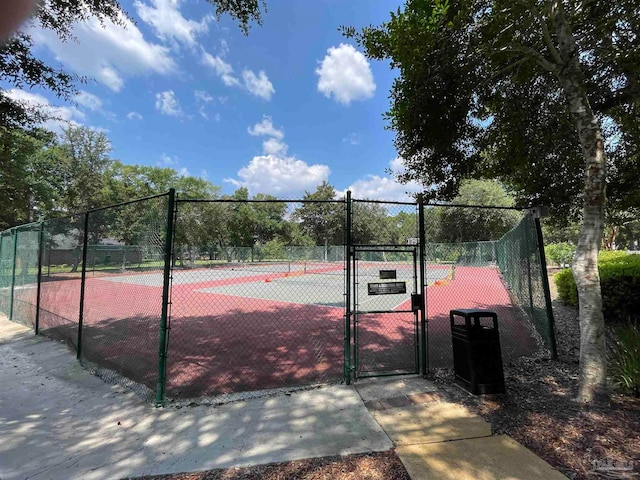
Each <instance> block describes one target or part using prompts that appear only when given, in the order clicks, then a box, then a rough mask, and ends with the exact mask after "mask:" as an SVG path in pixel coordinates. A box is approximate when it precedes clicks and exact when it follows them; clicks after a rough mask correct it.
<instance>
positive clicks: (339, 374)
mask: <svg viewBox="0 0 640 480" xmlns="http://www.w3.org/2000/svg"><path fill="white" fill-rule="evenodd" d="M170 197H171V195H168V196H167V195H163V196H159V197H153V198H150V199H143V200H139V201H133V202H129V203H126V204H122V205H117V206H113V207H107V208H105V209H98V210H96V211H92V212H88V213H86V214H81V215H77V216H70V217H64V218H61V219H55V220H51V221H47V222H44V223H43V224H33V225H31V224H30V225H27V226H24V227H20V228H18V229H16V230H12V231H11V232H8V233H7V232H5V233H4V234H3V237H2V242H1V244H0V250H1V252H0V257H1V258H2V264H1V268H0V270H1V275H0V279H1V281H2V283H1V284H0V309H2V310H3V311H5V312H7V314H8V316H9V317H12V319H13V320H14V321H19V322H21V323H25V324H27V325H32V326H34V327H35V328H36V331H37V333H40V334H43V335H46V336H49V337H51V338H54V339H56V340H59V341H63V342H65V343H66V344H67V345H69V347H70V348H72V349H74V350H76V352H77V354H78V358H80V359H82V360H85V361H89V362H90V363H89V365H90V367H91V368H95V369H96V371H97V372H98V374H99V375H101V376H102V377H103V378H105V379H106V380H108V381H114V382H124V383H126V384H129V385H130V386H131V387H132V388H134V389H136V390H138V391H140V392H142V393H143V394H144V395H145V396H147V397H148V398H153V397H155V399H156V402H158V403H162V402H163V401H164V399H165V398H193V397H199V396H203V395H214V396H217V395H230V394H231V395H240V396H242V395H244V394H245V393H246V392H253V391H256V390H269V389H278V388H282V387H287V388H289V387H300V386H303V387H304V386H309V385H314V384H323V383H331V382H344V381H350V380H357V379H358V378H360V377H364V376H370V375H381V374H400V373H410V372H417V371H421V372H424V371H425V369H426V368H434V367H447V368H450V367H451V365H452V359H451V338H450V336H451V334H450V327H449V318H448V313H449V311H450V310H451V309H461V308H479V309H487V310H492V311H495V312H496V313H497V314H498V318H499V324H500V338H501V344H502V352H503V359H504V360H505V362H508V361H510V360H511V359H514V358H517V357H519V356H522V355H528V354H530V353H532V352H534V351H535V350H537V348H538V346H539V341H540V335H542V336H543V340H545V341H548V340H549V338H550V337H546V338H545V335H546V334H547V333H548V332H550V330H549V321H548V317H547V316H546V314H545V303H544V302H545V300H544V297H543V296H541V295H540V293H539V292H541V291H542V288H541V281H542V275H541V273H540V272H541V267H540V261H539V257H537V255H538V253H537V250H536V249H535V248H534V247H535V245H536V244H535V240H532V235H535V230H533V229H532V227H531V225H533V223H532V220H531V217H530V216H525V217H524V218H523V219H522V221H521V222H520V224H519V225H518V226H517V227H515V228H514V229H512V230H511V231H509V232H508V233H507V234H505V235H504V236H503V238H501V239H500V240H498V241H485V242H468V243H455V244H453V243H429V242H428V241H426V239H425V242H424V243H425V248H424V249H421V248H420V245H421V244H422V242H421V241H420V238H417V237H415V235H416V233H414V232H415V230H414V228H415V227H416V226H417V223H416V222H417V220H418V219H419V218H417V217H416V212H415V210H416V205H415V204H410V205H409V204H383V203H377V204H374V205H373V206H372V205H368V204H366V203H362V202H361V203H354V204H353V209H352V213H354V212H355V213H354V219H353V222H354V223H353V225H352V235H353V236H356V235H359V236H360V237H359V238H360V241H362V242H368V243H357V242H356V240H355V239H354V238H355V237H349V236H348V235H346V234H345V235H344V239H345V243H344V244H340V243H335V244H333V245H331V244H327V243H326V241H325V243H324V245H322V243H321V242H320V241H318V240H316V243H315V245H308V246H296V245H282V244H278V243H277V242H276V243H273V244H270V245H268V244H266V243H264V244H260V245H258V244H257V243H256V244H254V246H242V245H243V244H242V243H227V244H225V243H222V242H220V241H218V237H216V236H215V235H218V234H224V235H227V236H228V235H231V234H236V233H237V231H235V230H233V228H236V227H234V226H233V224H232V223H228V224H227V227H225V228H228V229H230V230H224V229H223V230H219V231H216V230H208V228H209V227H210V226H212V225H214V224H212V221H211V219H209V218H208V217H207V216H208V215H213V214H215V213H216V212H218V213H220V212H221V211H227V212H228V213H229V214H230V215H232V217H231V218H233V215H235V213H233V212H239V211H240V210H238V209H240V207H241V206H243V205H244V206H246V204H245V203H241V202H240V203H237V204H236V203H233V202H232V203H229V207H228V209H227V210H224V209H223V208H222V207H224V206H225V205H227V204H225V203H220V204H216V203H215V202H211V201H204V202H202V203H189V202H188V201H184V202H182V203H180V204H179V208H178V210H180V209H182V210H180V211H182V212H183V213H184V216H183V217H180V216H178V217H177V218H178V219H179V220H180V219H181V222H182V223H178V227H173V226H172V225H171V223H170V222H169V219H171V216H170V215H169V216H167V215H168V212H169V211H170V212H172V213H173V214H176V215H177V213H176V212H177V210H174V208H173V207H172V206H171V201H169V200H170ZM265 202H266V203H260V201H256V205H257V206H259V208H258V207H256V210H255V211H256V212H267V211H269V210H268V208H271V207H274V208H275V207H277V206H278V205H279V204H278V202H276V203H270V202H272V201H268V200H267V201H265ZM280 203H282V202H280ZM348 204H349V200H347V201H346V202H344V203H343V202H333V201H331V202H325V203H322V202H319V203H317V204H316V203H313V202H310V203H306V204H304V205H306V206H308V207H309V212H310V213H313V214H314V215H315V214H317V215H318V217H313V218H334V219H339V218H340V216H341V215H342V214H343V213H345V212H346V213H348V212H349V208H346V209H343V207H344V206H345V205H347V206H348ZM174 206H175V204H174ZM243 208H244V207H243ZM252 208H253V207H252ZM294 208H300V209H301V208H302V207H299V206H298V207H294ZM260 209H262V210H260ZM358 212H364V213H367V212H368V213H372V212H375V213H376V215H378V216H379V218H381V217H382V216H384V217H385V218H386V219H387V220H388V221H389V223H387V224H386V225H387V226H384V225H379V226H378V227H376V228H378V230H371V229H370V230H368V231H369V232H370V233H371V232H374V231H376V232H378V233H380V232H387V233H388V234H389V235H390V236H389V237H388V238H390V239H392V240H393V241H395V242H397V243H376V241H375V238H374V237H371V238H370V239H369V240H367V239H366V236H363V235H365V234H366V233H367V230H366V228H365V226H366V225H365V222H364V221H362V220H361V221H359V220H358V216H357V213H358ZM310 218H312V217H310ZM363 218H364V217H363ZM196 220H197V221H196ZM348 224H349V222H347V223H346V224H345V226H346V225H348ZM127 225H128V226H129V227H128V228H129V229H128V230H126V232H128V233H127V235H130V237H129V238H130V240H129V241H130V244H113V243H110V242H114V241H115V239H114V232H117V231H125V230H122V229H123V228H124V227H125V226H127ZM267 225H268V222H266V223H264V224H260V225H258V227H259V228H258V229H257V230H254V231H257V232H259V231H261V230H260V228H262V227H265V228H266V226H267ZM425 226H426V221H425ZM405 227H406V228H405ZM83 228H86V230H83ZM256 228H257V227H256ZM402 228H405V230H404V231H402V232H401V230H402ZM203 229H204V230H203ZM396 229H397V230H396ZM85 231H86V234H85V233H83V232H85ZM171 232H173V236H172V235H170V233H171ZM216 232H217V233H216ZM337 232H338V233H337V234H335V235H336V237H335V238H338V237H340V236H341V235H342V234H341V233H340V231H339V230H337ZM532 232H533V233H532ZM343 233H344V232H343ZM265 235H266V234H265ZM269 235H272V233H269ZM420 235H423V234H422V233H420ZM122 238H124V237H122ZM256 238H257V237H255V236H254V237H250V238H248V240H243V242H247V243H248V244H249V245H250V244H251V242H252V239H253V241H255V239H256ZM423 238H424V237H423ZM247 243H244V245H247ZM420 255H423V257H422V260H420ZM423 262H424V266H425V267H424V268H425V269H424V272H421V271H420V269H421V266H422V264H423ZM420 285H424V287H425V290H424V292H422V291H421V288H422V287H421V286H420ZM5 293H6V294H5ZM420 294H423V295H422V296H420ZM423 300H424V302H423ZM423 305H426V310H425V311H424V313H425V318H426V325H427V329H425V331H424V333H425V334H426V344H425V346H426V348H423V344H422V340H421V339H422V336H421V334H422V333H423V331H422V329H421V323H420V319H421V318H422V312H423V310H422V308H423ZM534 327H535V328H534ZM423 353H425V354H427V360H428V363H427V362H423V361H422V356H421V355H422V354H423ZM233 398H236V397H233Z"/></svg>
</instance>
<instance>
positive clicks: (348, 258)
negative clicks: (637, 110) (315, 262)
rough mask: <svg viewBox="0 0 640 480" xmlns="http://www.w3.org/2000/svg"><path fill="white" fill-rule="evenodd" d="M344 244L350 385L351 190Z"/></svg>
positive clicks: (346, 374)
mask: <svg viewBox="0 0 640 480" xmlns="http://www.w3.org/2000/svg"><path fill="white" fill-rule="evenodd" d="M345 209H346V225H345V232H344V243H345V250H346V252H345V256H344V257H345V264H344V266H345V280H344V281H345V293H344V304H345V314H344V383H346V384H347V385H349V384H350V383H351V264H350V261H351V255H352V249H351V190H347V198H346V204H345Z"/></svg>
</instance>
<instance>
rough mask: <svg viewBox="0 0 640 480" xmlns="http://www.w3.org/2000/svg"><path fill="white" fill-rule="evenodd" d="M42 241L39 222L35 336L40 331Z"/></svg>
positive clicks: (41, 225) (42, 231)
mask: <svg viewBox="0 0 640 480" xmlns="http://www.w3.org/2000/svg"><path fill="white" fill-rule="evenodd" d="M43 239H44V222H40V230H39V232H38V289H37V291H36V322H35V328H34V330H35V334H36V335H38V331H39V329H40V293H41V292H42V288H41V287H42V241H43Z"/></svg>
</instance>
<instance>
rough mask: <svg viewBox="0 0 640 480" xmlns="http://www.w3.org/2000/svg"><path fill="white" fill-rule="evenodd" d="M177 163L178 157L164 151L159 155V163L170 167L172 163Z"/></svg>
mask: <svg viewBox="0 0 640 480" xmlns="http://www.w3.org/2000/svg"><path fill="white" fill-rule="evenodd" d="M177 163H178V157H172V156H171V155H167V154H166V153H163V154H162V155H160V165H162V166H165V167H171V166H173V165H176V164H177Z"/></svg>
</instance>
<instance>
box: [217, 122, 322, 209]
mask: <svg viewBox="0 0 640 480" xmlns="http://www.w3.org/2000/svg"><path fill="white" fill-rule="evenodd" d="M247 131H248V132H249V134H250V135H253V136H256V137H267V138H266V139H265V140H264V141H263V143H262V149H263V151H264V155H259V156H256V157H253V159H252V160H251V162H249V165H247V166H245V167H243V168H241V169H240V170H239V171H238V179H232V178H227V179H225V180H224V181H225V182H227V183H231V184H232V185H235V186H236V187H247V188H248V189H249V191H250V192H251V193H252V194H256V193H267V194H272V195H276V196H280V197H283V196H287V195H290V196H296V195H298V196H299V195H302V194H303V193H304V192H305V190H310V191H311V190H314V189H315V187H317V186H318V185H319V184H320V183H322V182H323V181H325V180H327V179H328V178H329V173H330V169H329V167H328V166H326V165H309V164H307V163H306V162H304V161H302V160H300V159H297V158H295V157H293V156H287V150H288V148H289V147H288V145H287V144H286V143H285V142H284V141H283V139H284V132H283V131H282V130H278V129H277V128H275V127H274V126H273V121H272V120H271V117H269V116H267V115H264V116H263V117H262V121H261V122H259V123H256V124H255V125H253V126H250V127H249V128H248V129H247Z"/></svg>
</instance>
